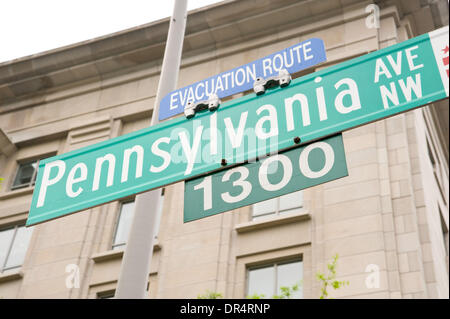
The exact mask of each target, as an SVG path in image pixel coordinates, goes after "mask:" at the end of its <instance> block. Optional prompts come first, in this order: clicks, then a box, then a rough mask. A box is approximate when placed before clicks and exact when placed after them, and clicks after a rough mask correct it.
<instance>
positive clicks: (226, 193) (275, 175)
mask: <svg viewBox="0 0 450 319" xmlns="http://www.w3.org/2000/svg"><path fill="white" fill-rule="evenodd" d="M347 175H348V173H347V164H346V161H345V151H344V145H343V143H342V135H341V134H339V135H335V136H333V137H329V138H326V139H323V140H321V141H320V142H314V143H312V144H309V145H305V146H301V147H297V148H294V149H292V150H289V151H285V152H283V153H280V154H276V155H272V156H270V157H267V158H265V159H262V160H257V161H256V162H254V163H247V164H241V165H238V166H235V167H233V168H230V169H228V170H223V171H220V172H217V173H214V174H211V175H208V176H206V177H200V178H196V179H193V180H189V181H186V183H185V186H184V222H189V221H193V220H196V219H200V218H203V217H208V216H211V215H215V214H218V213H222V212H225V211H229V210H232V209H235V208H239V207H243V206H247V205H251V204H255V203H257V202H261V201H264V200H267V199H271V198H274V197H278V196H282V195H285V194H289V193H292V192H295V191H299V190H302V189H305V188H308V187H312V186H316V185H319V184H322V183H326V182H329V181H331V180H335V179H338V178H341V177H344V176H347Z"/></svg>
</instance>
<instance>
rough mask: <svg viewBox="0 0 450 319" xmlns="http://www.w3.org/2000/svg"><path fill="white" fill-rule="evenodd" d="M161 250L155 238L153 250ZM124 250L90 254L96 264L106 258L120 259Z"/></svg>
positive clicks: (106, 259)
mask: <svg viewBox="0 0 450 319" xmlns="http://www.w3.org/2000/svg"><path fill="white" fill-rule="evenodd" d="M158 250H161V245H160V244H159V241H158V240H156V242H155V244H154V245H153V251H154V252H155V251H158ZM123 253H124V250H123V249H119V250H113V249H111V250H107V251H104V252H101V253H97V254H94V255H92V256H91V258H92V260H93V261H94V263H96V264H98V263H101V262H104V261H108V260H114V259H121V258H122V257H123Z"/></svg>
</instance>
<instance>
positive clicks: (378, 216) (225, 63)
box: [0, 0, 448, 298]
mask: <svg viewBox="0 0 450 319" xmlns="http://www.w3.org/2000/svg"><path fill="white" fill-rule="evenodd" d="M444 2H445V1H444ZM370 3H371V2H370V1H313V2H307V3H306V4H303V3H298V2H295V1H288V0H286V1H284V0H283V1H279V2H276V1H273V0H272V1H262V2H258V5H257V4H256V3H254V2H253V3H252V2H251V1H246V0H245V1H240V2H239V4H238V3H235V4H234V6H233V7H230V5H229V4H226V5H222V6H220V5H219V6H213V7H212V8H209V9H206V10H205V11H201V10H200V12H199V11H196V13H194V14H193V15H192V21H194V22H192V24H191V26H189V22H188V30H187V34H188V36H187V42H185V52H184V55H183V61H182V68H181V71H180V80H179V83H178V86H179V87H183V86H185V85H188V84H191V83H193V82H195V81H198V80H201V79H203V78H206V77H209V76H211V75H214V74H217V73H220V72H223V71H226V70H228V69H231V68H234V67H236V66H238V65H242V64H244V63H248V62H250V61H252V60H255V59H257V58H260V57H262V56H265V55H267V54H270V53H272V52H274V51H277V50H280V49H283V48H286V47H288V46H290V45H293V44H295V43H298V42H300V41H303V40H306V39H308V38H311V37H319V38H321V39H323V40H324V42H325V46H326V51H327V62H326V63H325V64H323V65H320V66H318V67H316V68H314V69H312V70H308V71H305V72H302V73H301V74H296V75H294V76H300V75H303V74H306V73H309V72H313V71H317V70H319V69H322V68H324V67H327V66H330V65H333V64H336V63H339V62H342V61H343V60H346V59H350V58H353V57H356V56H359V55H363V54H366V53H368V52H371V51H375V50H378V49H381V48H383V47H386V46H389V45H391V44H394V43H397V42H401V41H404V40H406V39H408V38H410V37H413V36H416V35H418V34H422V33H424V32H428V31H431V30H433V29H435V28H438V27H439V26H440V25H439V24H440V23H442V21H441V20H442V19H441V20H440V19H439V18H438V17H436V13H435V12H434V11H435V9H434V8H435V7H433V6H428V5H423V4H421V3H422V2H420V1H409V2H408V5H406V4H405V1H380V2H379V4H380V7H381V12H380V13H381V15H380V17H381V18H380V19H381V20H380V28H367V26H366V19H367V16H368V13H367V12H366V10H365V9H366V6H367V5H368V4H370ZM262 4H265V5H266V8H269V9H270V10H269V9H266V11H264V10H263V8H264V5H262ZM440 5H441V6H442V4H440ZM239 6H242V8H245V9H246V10H250V9H251V6H257V7H255V8H254V9H255V10H254V13H253V15H252V14H250V13H248V12H247V13H246V14H248V15H249V16H247V17H240V16H239V14H238V13H235V17H234V20H233V16H232V13H233V12H232V11H233V10H235V11H237V12H239V10H242V8H241V9H239V8H240V7H239ZM446 8H447V11H448V5H447V7H446ZM249 12H252V11H249ZM242 14H244V13H242ZM200 16H201V17H203V16H205V17H206V18H202V19H205V21H208V25H207V26H203V25H202V23H200V22H201V21H203V20H201V21H200V18H199V17H200ZM444 16H445V14H444ZM190 17H191V16H190ZM267 17H271V20H270V21H269V22H268V21H267ZM240 18H241V20H239V19H240ZM189 19H190V18H188V21H190V20H189ZM199 21H200V22H199ZM164 23H165V22H164ZM447 23H448V21H447ZM161 24H163V23H161ZM267 24H268V25H267ZM222 25H227V28H228V29H224V30H227V31H226V32H225V31H223V32H216V31H215V30H216V29H217V28H219V27H220V26H222ZM229 25H230V26H229ZM228 26H229V27H228ZM269 27H270V28H269ZM145 28H150V30H154V29H155V28H159V25H156V26H155V25H150V26H149V27H142V28H141V29H139V28H138V29H139V30H144V31H145ZM215 28H216V29H215ZM267 29H269V30H267ZM139 30H138V31H139ZM158 30H159V29H158ZM135 31H136V30H135ZM155 32H156V31H155ZM227 32H228V33H227ZM233 32H235V33H233ZM133 34H134V33H133ZM148 34H150V33H149V32H148ZM126 35H127V32H124V33H123V34H120V35H116V36H114V35H112V36H110V37H111V38H112V39H114V38H115V37H116V38H117V43H118V44H117V45H120V43H122V42H123V41H125V42H126V40H123V39H124V38H126ZM121 41H122V42H121ZM130 42H131V41H130ZM96 43H97V42H95V40H94V41H92V42H90V43H89V45H90V46H91V47H92V46H94V45H96ZM91 47H90V48H91ZM143 47H145V45H143ZM84 49H85V46H84V45H83V44H80V45H74V46H72V47H70V48H68V49H67V50H68V53H67V54H70V53H72V54H74V56H77V55H76V52H78V51H83V50H84ZM102 50H103V51H102ZM133 50H135V51H133ZM136 50H137V51H136ZM158 50H159V49H158ZM158 50H157V52H156V53H154V57H153V56H151V57H150V58H151V59H150V58H148V57H147V56H146V57H145V58H144V57H143V55H144V53H146V51H145V50H144V53H142V52H141V53H139V52H140V51H139V50H138V49H136V48H134V47H133V48H130V52H132V53H133V52H134V53H133V54H134V55H131V56H132V57H134V60H132V59H131V58H129V57H128V58H127V60H123V59H120V58H119V54H118V53H116V55H117V58H116V56H115V55H114V50H113V48H112V49H111V50H109V51H108V50H106V49H105V48H103V47H102V48H100V49H99V51H101V52H108V54H109V55H108V56H107V57H100V58H98V57H97V59H98V60H96V62H95V63H96V64H95V65H96V66H97V69H95V70H93V69H91V68H83V67H82V65H83V64H82V63H79V64H76V66H74V67H72V70H71V72H72V73H71V74H72V75H71V76H74V77H76V76H79V78H80V80H76V81H75V80H70V79H68V80H66V79H65V78H64V77H65V76H67V72H68V71H67V68H64V67H62V66H61V67H60V72H61V74H59V73H58V72H56V71H55V72H53V73H52V75H51V77H50V76H49V78H50V80H49V81H52V83H57V81H60V82H59V83H61V84H60V85H56V84H55V85H54V87H52V88H44V89H42V88H41V89H38V90H37V93H34V94H32V95H30V93H28V91H27V90H28V86H29V85H31V84H27V83H28V82H26V81H28V80H29V77H25V76H22V77H20V76H19V75H20V74H21V72H24V74H26V72H25V71H23V70H21V69H20V67H19V66H20V65H21V64H18V63H16V64H14V62H12V63H10V64H7V65H3V66H2V65H1V64H0V76H1V75H2V74H3V73H2V72H7V71H8V72H9V73H10V74H11V73H13V74H15V73H14V72H16V73H17V74H18V78H16V79H14V81H15V82H13V81H12V80H10V82H11V83H7V86H5V85H4V86H3V88H2V87H1V86H0V93H1V92H4V91H6V88H10V90H11V92H14V94H11V98H9V99H6V98H4V99H3V101H2V100H0V129H1V130H3V132H5V133H6V136H8V138H9V140H10V141H9V142H8V141H6V139H5V142H2V141H3V140H2V139H0V145H2V149H3V150H4V151H2V152H0V176H2V177H4V178H5V180H4V182H3V184H2V188H1V190H0V226H4V225H9V224H11V223H14V222H18V221H24V220H25V219H26V216H27V211H28V209H29V206H30V203H31V196H32V192H33V188H32V187H28V188H25V189H19V190H12V191H11V190H10V188H9V186H10V185H11V183H12V179H13V177H14V173H15V171H16V170H17V166H18V163H20V162H21V161H23V160H27V159H32V158H36V157H39V156H43V155H55V154H62V153H65V152H68V151H70V150H74V149H77V148H80V147H83V146H86V145H91V144H94V143H98V142H100V141H103V140H106V139H109V138H113V137H116V136H119V135H122V134H126V133H129V132H133V131H136V130H139V129H141V128H144V127H146V126H148V125H149V122H150V120H149V119H150V117H151V108H152V106H153V103H154V99H155V94H156V88H157V82H158V76H159V74H158V72H159V69H160V62H161V61H160V59H161V54H162V52H161V50H159V51H158ZM136 52H137V53H136ZM158 52H159V53H158ZM56 53H58V52H56ZM56 53H51V52H50V53H47V54H44V55H41V56H39V57H30V58H27V59H25V62H29V63H28V64H30V65H31V68H33V67H32V65H33V61H37V59H38V58H39V59H42V58H45V57H46V56H47V55H48V56H49V58H50V57H51V56H52V54H56ZM130 54H131V53H130ZM111 56H112V58H111ZM102 59H103V60H102ZM145 59H150V60H145ZM141 60H142V61H143V62H142V63H141V62H140V61H141ZM98 61H104V63H103V64H102V63H100V62H98ZM52 63H54V64H57V63H58V62H54V61H53V62H52ZM61 63H62V62H61ZM114 63H116V64H114ZM28 67H30V66H29V65H28ZM102 67H103V68H104V69H107V70H113V71H111V72H106V71H103V70H102ZM24 68H25V67H24ZM64 72H66V73H64ZM103 72H105V73H103ZM73 73H75V75H73ZM58 76H60V77H61V78H58ZM21 81H22V82H23V83H25V84H23V88H24V89H23V91H27V92H25V93H26V94H25V93H24V95H20V90H18V89H17V87H16V88H15V89H14V90H13V88H14V86H13V84H14V83H22V82H21ZM30 81H31V80H30ZM8 85H9V86H8ZM2 89H3V91H2ZM445 107H447V108H448V100H446V101H443V102H439V103H435V105H431V106H427V107H425V108H423V109H420V110H416V111H413V112H408V113H404V114H401V115H397V116H395V117H392V118H389V119H386V120H383V121H379V122H376V123H372V124H368V125H365V126H362V127H360V128H356V129H352V130H350V131H347V132H345V133H344V134H343V136H344V145H345V151H346V157H347V165H348V169H349V176H348V177H345V178H341V179H339V180H336V181H332V182H329V183H326V184H322V185H319V186H316V187H312V188H309V189H307V190H305V191H304V209H303V210H302V211H301V212H300V213H297V214H294V215H286V216H278V217H274V218H271V219H267V220H257V221H252V220H251V207H243V208H240V209H236V210H234V211H229V212H226V213H223V214H219V215H215V216H211V217H208V218H205V219H201V220H198V221H195V222H190V223H187V224H183V221H182V220H183V218H182V217H183V193H184V186H183V183H177V184H174V185H170V186H167V187H166V195H165V199H164V208H163V215H162V219H161V224H160V230H159V234H158V240H157V243H156V245H155V247H154V256H153V259H152V265H151V270H150V276H149V282H150V285H149V297H151V298H195V297H197V295H199V294H202V293H204V292H205V291H206V290H210V291H216V292H220V293H222V294H223V295H224V297H226V298H243V297H245V295H246V285H247V269H248V267H250V266H254V265H260V264H263V263H266V262H271V261H283V260H291V259H294V258H299V257H301V258H302V260H303V267H304V276H303V291H304V297H305V298H317V297H318V296H319V295H320V284H319V282H318V281H317V280H316V278H315V274H316V273H317V272H318V271H321V272H325V271H326V269H327V263H329V262H330V261H331V258H332V257H333V255H334V254H339V260H338V278H339V279H340V280H347V281H349V283H350V284H349V285H348V286H346V287H344V288H342V289H339V290H337V291H332V292H331V294H330V296H332V297H336V298H448V252H446V251H445V247H444V244H443V243H444V240H445V239H444V238H443V236H442V231H441V220H440V217H439V212H438V209H437V207H438V206H437V205H440V206H441V210H442V211H443V213H444V215H445V216H446V217H445V218H444V219H445V223H446V225H447V229H448V137H447V146H446V145H445V143H442V142H441V141H442V136H441V135H442V132H443V131H445V130H446V131H447V132H448V122H447V124H446V125H447V126H446V127H445V126H444V127H443V128H442V127H440V126H439V125H440V123H439V122H436V120H433V114H434V113H433V112H435V113H436V112H438V114H439V111H440V110H441V109H442V108H445ZM427 134H428V135H429V136H430V137H429V138H430V139H431V140H433V141H434V143H435V144H436V149H437V153H438V154H439V158H440V161H441V163H442V167H443V169H442V171H443V172H444V173H443V180H444V182H442V183H443V184H445V185H443V186H442V187H444V189H445V187H446V190H447V192H446V194H447V196H446V197H445V196H441V195H439V194H440V193H439V183H438V182H436V178H434V177H433V176H434V175H433V167H432V165H431V164H430V159H429V158H428V155H427V154H428V152H427V150H426V140H425V139H426V135H427ZM444 141H445V138H444ZM2 143H4V144H2ZM3 145H9V146H10V147H9V148H8V151H6V147H3ZM11 148H12V149H13V151H10V149H11ZM119 206H120V203H119V202H112V203H109V204H105V205H102V206H99V207H95V208H92V209H88V210H86V211H83V212H80V213H76V214H73V215H70V216H66V217H64V218H60V219H57V220H53V221H50V222H46V223H43V224H40V225H37V226H34V230H33V234H32V238H31V241H30V245H29V248H28V251H27V255H26V258H25V262H24V264H23V266H22V267H21V268H20V269H15V270H13V271H11V272H7V273H6V272H5V273H2V274H0V296H1V297H3V298H97V297H99V296H101V295H102V293H108V292H110V291H113V290H114V289H115V287H116V285H117V278H118V274H119V270H120V263H121V257H122V255H123V251H117V250H112V249H111V243H112V239H113V236H114V230H115V225H116V222H117V218H118V211H119ZM447 240H448V239H447ZM72 264H73V265H76V266H77V267H78V269H79V272H78V274H79V279H80V284H79V288H76V287H72V288H70V285H69V288H68V286H67V282H68V280H70V279H71V278H72V277H73V276H75V275H77V273H76V271H75V270H74V269H75V268H72V266H70V265H72ZM374 269H377V270H378V271H379V273H373V272H372V271H373V270H374ZM375 275H377V276H378V278H379V286H377V287H373V288H371V286H370V279H373V278H375V277H374V276H375ZM367 283H369V285H368V284H367ZM69 284H70V282H69Z"/></svg>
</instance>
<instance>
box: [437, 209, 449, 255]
mask: <svg viewBox="0 0 450 319" xmlns="http://www.w3.org/2000/svg"><path fill="white" fill-rule="evenodd" d="M438 205H439V204H438ZM438 209H439V217H440V219H441V228H442V238H443V239H444V248H445V254H446V255H447V256H448V249H449V247H448V228H447V224H446V223H445V219H444V215H443V214H442V211H441V207H439V206H438Z"/></svg>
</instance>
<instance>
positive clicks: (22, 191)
mask: <svg viewBox="0 0 450 319" xmlns="http://www.w3.org/2000/svg"><path fill="white" fill-rule="evenodd" d="M33 191H34V186H31V187H29V186H28V187H24V188H18V189H15V190H9V191H6V192H4V193H3V194H2V193H0V200H5V199H8V198H11V197H18V196H24V195H31V194H33Z"/></svg>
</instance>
